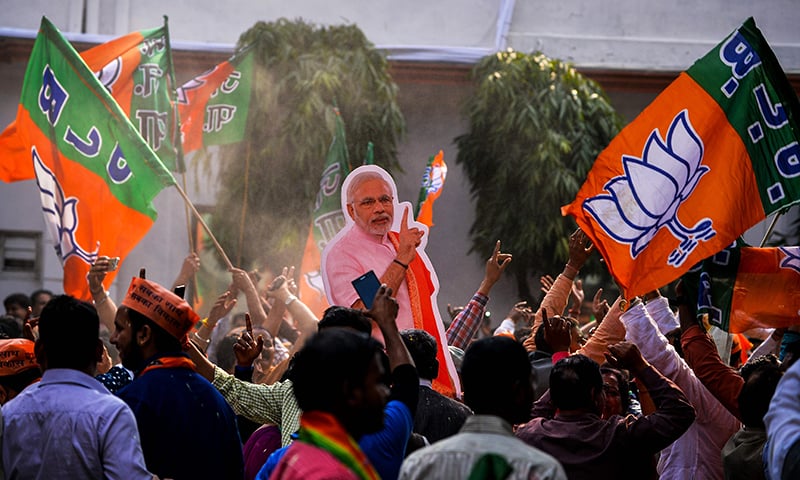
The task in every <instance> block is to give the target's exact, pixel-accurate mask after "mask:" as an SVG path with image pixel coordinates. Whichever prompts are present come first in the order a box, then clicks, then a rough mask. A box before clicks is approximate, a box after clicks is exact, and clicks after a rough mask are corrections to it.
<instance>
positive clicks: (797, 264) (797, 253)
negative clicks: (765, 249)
mask: <svg viewBox="0 0 800 480" xmlns="http://www.w3.org/2000/svg"><path fill="white" fill-rule="evenodd" d="M778 250H780V251H781V252H783V254H784V255H786V256H785V257H783V259H782V260H781V263H780V267H781V268H789V269H791V270H794V271H795V272H797V273H800V247H778Z"/></svg>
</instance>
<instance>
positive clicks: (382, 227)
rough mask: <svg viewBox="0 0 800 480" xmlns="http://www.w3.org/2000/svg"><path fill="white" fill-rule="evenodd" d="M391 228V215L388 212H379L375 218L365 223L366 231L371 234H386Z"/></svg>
mask: <svg viewBox="0 0 800 480" xmlns="http://www.w3.org/2000/svg"><path fill="white" fill-rule="evenodd" d="M382 220H385V223H375V222H376V221H382ZM391 228H392V217H391V216H390V215H388V214H385V213H384V214H381V215H378V216H376V217H375V218H372V219H370V221H369V223H367V225H366V228H365V229H364V230H366V231H367V232H369V233H371V234H372V235H386V234H387V233H389V230H390V229H391Z"/></svg>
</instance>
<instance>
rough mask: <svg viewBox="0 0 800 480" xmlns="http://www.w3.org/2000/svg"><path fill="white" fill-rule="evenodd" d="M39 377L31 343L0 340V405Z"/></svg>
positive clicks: (40, 374) (22, 340)
mask: <svg viewBox="0 0 800 480" xmlns="http://www.w3.org/2000/svg"><path fill="white" fill-rule="evenodd" d="M41 376H42V370H41V369H40V368H39V364H38V363H37V362H36V354H35V353H34V343H33V342H32V341H30V340H27V339H24V338H15V339H12V340H0V405H2V404H4V403H6V402H7V401H9V400H11V399H12V398H14V397H16V396H17V394H18V393H19V392H21V391H22V389H24V388H25V387H27V386H28V385H30V384H31V383H33V381H34V380H36V379H37V378H39V377H41Z"/></svg>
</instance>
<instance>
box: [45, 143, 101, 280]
mask: <svg viewBox="0 0 800 480" xmlns="http://www.w3.org/2000/svg"><path fill="white" fill-rule="evenodd" d="M32 155H33V168H34V170H35V171H36V183H37V184H38V185H39V194H40V196H41V198H42V212H44V221H45V223H46V224H47V229H48V230H49V231H50V235H51V236H52V237H53V242H54V243H55V249H56V254H57V255H58V258H59V259H61V263H62V264H63V263H64V262H66V261H67V259H68V258H69V257H70V256H73V255H75V256H77V257H79V258H81V259H82V260H83V261H85V262H86V263H88V264H89V265H91V264H93V263H94V262H95V260H97V253H98V252H99V250H100V246H99V244H98V247H97V250H95V251H94V252H87V251H86V250H84V249H83V248H81V246H80V245H78V242H77V240H75V231H76V230H77V229H78V211H77V206H78V199H77V198H75V197H69V198H64V191H63V190H62V189H61V185H60V184H59V183H58V179H57V178H56V176H55V175H54V174H53V172H52V171H51V170H50V169H49V168H47V165H45V164H44V162H42V160H41V159H40V158H39V154H38V152H37V151H36V147H34V148H33V150H32Z"/></svg>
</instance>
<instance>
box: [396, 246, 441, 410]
mask: <svg viewBox="0 0 800 480" xmlns="http://www.w3.org/2000/svg"><path fill="white" fill-rule="evenodd" d="M388 237H389V240H391V242H392V245H394V249H395V250H397V249H398V248H399V247H400V237H399V234H398V233H396V232H389V234H388ZM406 285H408V298H409V300H410V303H411V305H410V306H411V316H412V318H413V319H414V328H418V329H420V330H425V331H426V332H428V333H430V334H431V335H433V338H435V339H436V340H437V341H438V340H439V339H440V338H442V337H443V335H440V332H439V324H438V322H437V321H436V315H435V314H434V312H433V302H431V297H432V296H433V292H434V285H433V279H432V278H431V272H430V271H428V267H426V266H425V262H423V261H422V259H421V258H420V257H419V255H416V256H415V257H414V260H412V261H411V262H410V263H409V264H408V269H406ZM445 355H448V356H449V355H450V352H449V351H448V350H447V345H444V346H442V345H439V348H437V349H436V359H437V360H438V361H439V373H438V375H437V376H436V378H435V379H434V380H433V385H432V386H433V389H434V390H436V391H437V392H439V393H441V394H442V395H446V396H448V397H455V394H456V389H455V383H454V379H452V378H450V372H449V371H448V370H447V361H446V358H445Z"/></svg>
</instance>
